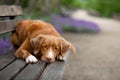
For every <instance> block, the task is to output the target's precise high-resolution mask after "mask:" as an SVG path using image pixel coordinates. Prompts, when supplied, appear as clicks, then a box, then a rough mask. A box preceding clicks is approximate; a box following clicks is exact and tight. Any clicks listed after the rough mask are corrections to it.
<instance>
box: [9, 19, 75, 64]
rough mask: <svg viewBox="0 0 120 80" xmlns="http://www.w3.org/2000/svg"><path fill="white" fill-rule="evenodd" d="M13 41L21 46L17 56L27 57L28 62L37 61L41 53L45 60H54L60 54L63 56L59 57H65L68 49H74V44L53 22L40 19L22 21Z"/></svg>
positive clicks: (15, 44) (18, 25)
mask: <svg viewBox="0 0 120 80" xmlns="http://www.w3.org/2000/svg"><path fill="white" fill-rule="evenodd" d="M11 41H12V43H13V45H14V46H18V47H19V48H18V50H17V51H16V53H15V56H16V57H17V58H23V59H25V60H26V62H27V63H31V62H37V61H38V60H37V59H36V57H38V56H39V55H41V59H42V60H43V61H46V62H53V61H55V58H56V57H57V56H59V55H61V57H62V58H59V59H63V58H64V56H65V53H66V52H67V50H68V49H71V50H72V51H73V47H72V45H71V44H70V43H69V42H67V41H66V40H65V39H63V38H62V37H61V35H60V34H59V33H58V32H57V31H56V30H55V28H54V27H53V26H52V25H51V24H49V23H46V22H43V21H40V20H23V21H20V22H19V23H18V24H17V28H16V31H15V32H14V33H13V34H12V37H11ZM32 53H33V55H34V56H33V55H32ZM35 56H36V57H35Z"/></svg>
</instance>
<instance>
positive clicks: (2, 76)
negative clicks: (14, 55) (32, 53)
mask: <svg viewBox="0 0 120 80" xmlns="http://www.w3.org/2000/svg"><path fill="white" fill-rule="evenodd" d="M25 65H26V63H25V61H23V60H21V59H17V60H16V61H14V62H13V63H11V64H10V65H9V66H7V67H6V68H5V69H3V70H2V71H0V80H10V79H11V78H12V77H13V76H14V75H16V74H17V73H18V72H19V71H20V70H21V69H22V68H23V67H24V66H25Z"/></svg>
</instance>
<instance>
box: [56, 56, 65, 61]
mask: <svg viewBox="0 0 120 80" xmlns="http://www.w3.org/2000/svg"><path fill="white" fill-rule="evenodd" d="M56 58H57V60H59V61H64V57H63V56H61V55H59V56H57V57H56Z"/></svg>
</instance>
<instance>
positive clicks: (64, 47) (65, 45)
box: [60, 39, 75, 56]
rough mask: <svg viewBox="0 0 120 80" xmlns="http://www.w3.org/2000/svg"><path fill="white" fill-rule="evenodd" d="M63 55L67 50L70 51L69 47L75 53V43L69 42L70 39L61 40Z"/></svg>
mask: <svg viewBox="0 0 120 80" xmlns="http://www.w3.org/2000/svg"><path fill="white" fill-rule="evenodd" d="M60 47H61V52H60V53H61V55H62V56H64V55H65V54H66V52H67V51H68V49H70V51H71V52H72V53H75V48H74V47H73V45H72V44H71V43H69V42H68V41H66V40H65V39H62V40H61V44H60Z"/></svg>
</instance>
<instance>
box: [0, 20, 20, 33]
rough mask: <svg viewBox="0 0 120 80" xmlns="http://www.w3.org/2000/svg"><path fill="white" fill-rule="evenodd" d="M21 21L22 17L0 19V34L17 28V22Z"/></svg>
mask: <svg viewBox="0 0 120 80" xmlns="http://www.w3.org/2000/svg"><path fill="white" fill-rule="evenodd" d="M19 21H21V19H16V20H4V21H0V34H3V33H6V32H10V31H13V30H15V27H16V24H17V22H19Z"/></svg>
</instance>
